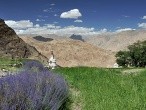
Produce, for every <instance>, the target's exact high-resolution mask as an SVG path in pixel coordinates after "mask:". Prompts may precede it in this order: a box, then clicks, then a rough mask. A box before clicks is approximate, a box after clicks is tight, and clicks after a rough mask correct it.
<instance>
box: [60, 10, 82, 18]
mask: <svg viewBox="0 0 146 110" xmlns="http://www.w3.org/2000/svg"><path fill="white" fill-rule="evenodd" d="M81 16H82V14H81V13H80V11H79V10H78V9H72V10H70V11H67V12H63V13H62V14H61V15H60V18H73V19H77V18H79V17H81Z"/></svg>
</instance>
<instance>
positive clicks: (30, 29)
mask: <svg viewBox="0 0 146 110" xmlns="http://www.w3.org/2000/svg"><path fill="white" fill-rule="evenodd" d="M24 21H25V22H24ZM6 23H7V24H8V25H9V26H10V27H12V28H13V29H14V30H15V31H16V33H17V34H56V35H59V36H64V35H72V34H77V35H84V36H93V35H97V34H103V33H106V32H107V29H101V30H95V29H94V28H92V27H91V28H87V27H77V26H66V27H61V26H59V25H56V24H55V23H54V24H45V25H43V26H40V25H39V24H33V23H32V22H30V20H22V21H13V20H8V21H6ZM16 24H17V25H16Z"/></svg>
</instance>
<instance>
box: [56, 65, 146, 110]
mask: <svg viewBox="0 0 146 110" xmlns="http://www.w3.org/2000/svg"><path fill="white" fill-rule="evenodd" d="M131 70H132V69H130V70H125V69H98V68H89V67H74V68H59V69H57V70H55V71H56V72H58V73H61V74H63V76H64V77H65V78H66V80H67V81H68V83H69V85H70V88H71V91H72V93H73V94H74V95H72V97H71V98H72V100H73V104H72V106H73V107H72V109H73V110H75V109H76V110H146V70H145V69H142V71H137V72H136V73H135V72H133V73H132V72H131ZM124 71H130V72H129V73H130V74H129V73H128V72H127V74H126V72H124ZM134 71H135V70H134ZM123 73H124V74H123Z"/></svg>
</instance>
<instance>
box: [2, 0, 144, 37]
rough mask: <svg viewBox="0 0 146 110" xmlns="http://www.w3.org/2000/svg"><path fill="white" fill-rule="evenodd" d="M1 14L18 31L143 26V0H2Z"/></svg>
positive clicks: (93, 31) (67, 31)
mask: <svg viewBox="0 0 146 110" xmlns="http://www.w3.org/2000/svg"><path fill="white" fill-rule="evenodd" d="M0 18H2V19H4V20H5V22H6V24H8V25H9V26H10V27H12V28H13V29H14V30H15V31H16V32H17V33H18V34H36V33H37V34H58V35H62V34H82V35H90V34H91V35H94V34H100V33H106V32H121V31H126V30H136V29H146V0H1V1H0Z"/></svg>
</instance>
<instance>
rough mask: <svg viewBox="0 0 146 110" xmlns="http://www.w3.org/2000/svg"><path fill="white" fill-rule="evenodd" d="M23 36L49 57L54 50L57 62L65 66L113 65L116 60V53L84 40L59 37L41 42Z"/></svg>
mask: <svg viewBox="0 0 146 110" xmlns="http://www.w3.org/2000/svg"><path fill="white" fill-rule="evenodd" d="M21 38H22V39H23V40H24V41H25V42H27V43H28V44H30V45H32V46H34V47H35V48H37V50H38V51H39V52H41V53H42V54H43V55H45V56H46V57H48V58H49V57H50V54H51V51H50V50H53V52H54V54H55V57H56V59H57V63H58V64H59V65H60V66H63V67H71V66H90V67H112V66H113V64H114V62H115V57H114V53H111V52H110V51H105V50H103V49H100V48H98V47H96V46H93V45H91V44H88V43H85V42H82V41H78V40H71V39H62V40H60V39H58V40H53V41H49V42H40V41H38V40H36V39H34V38H33V37H21Z"/></svg>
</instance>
